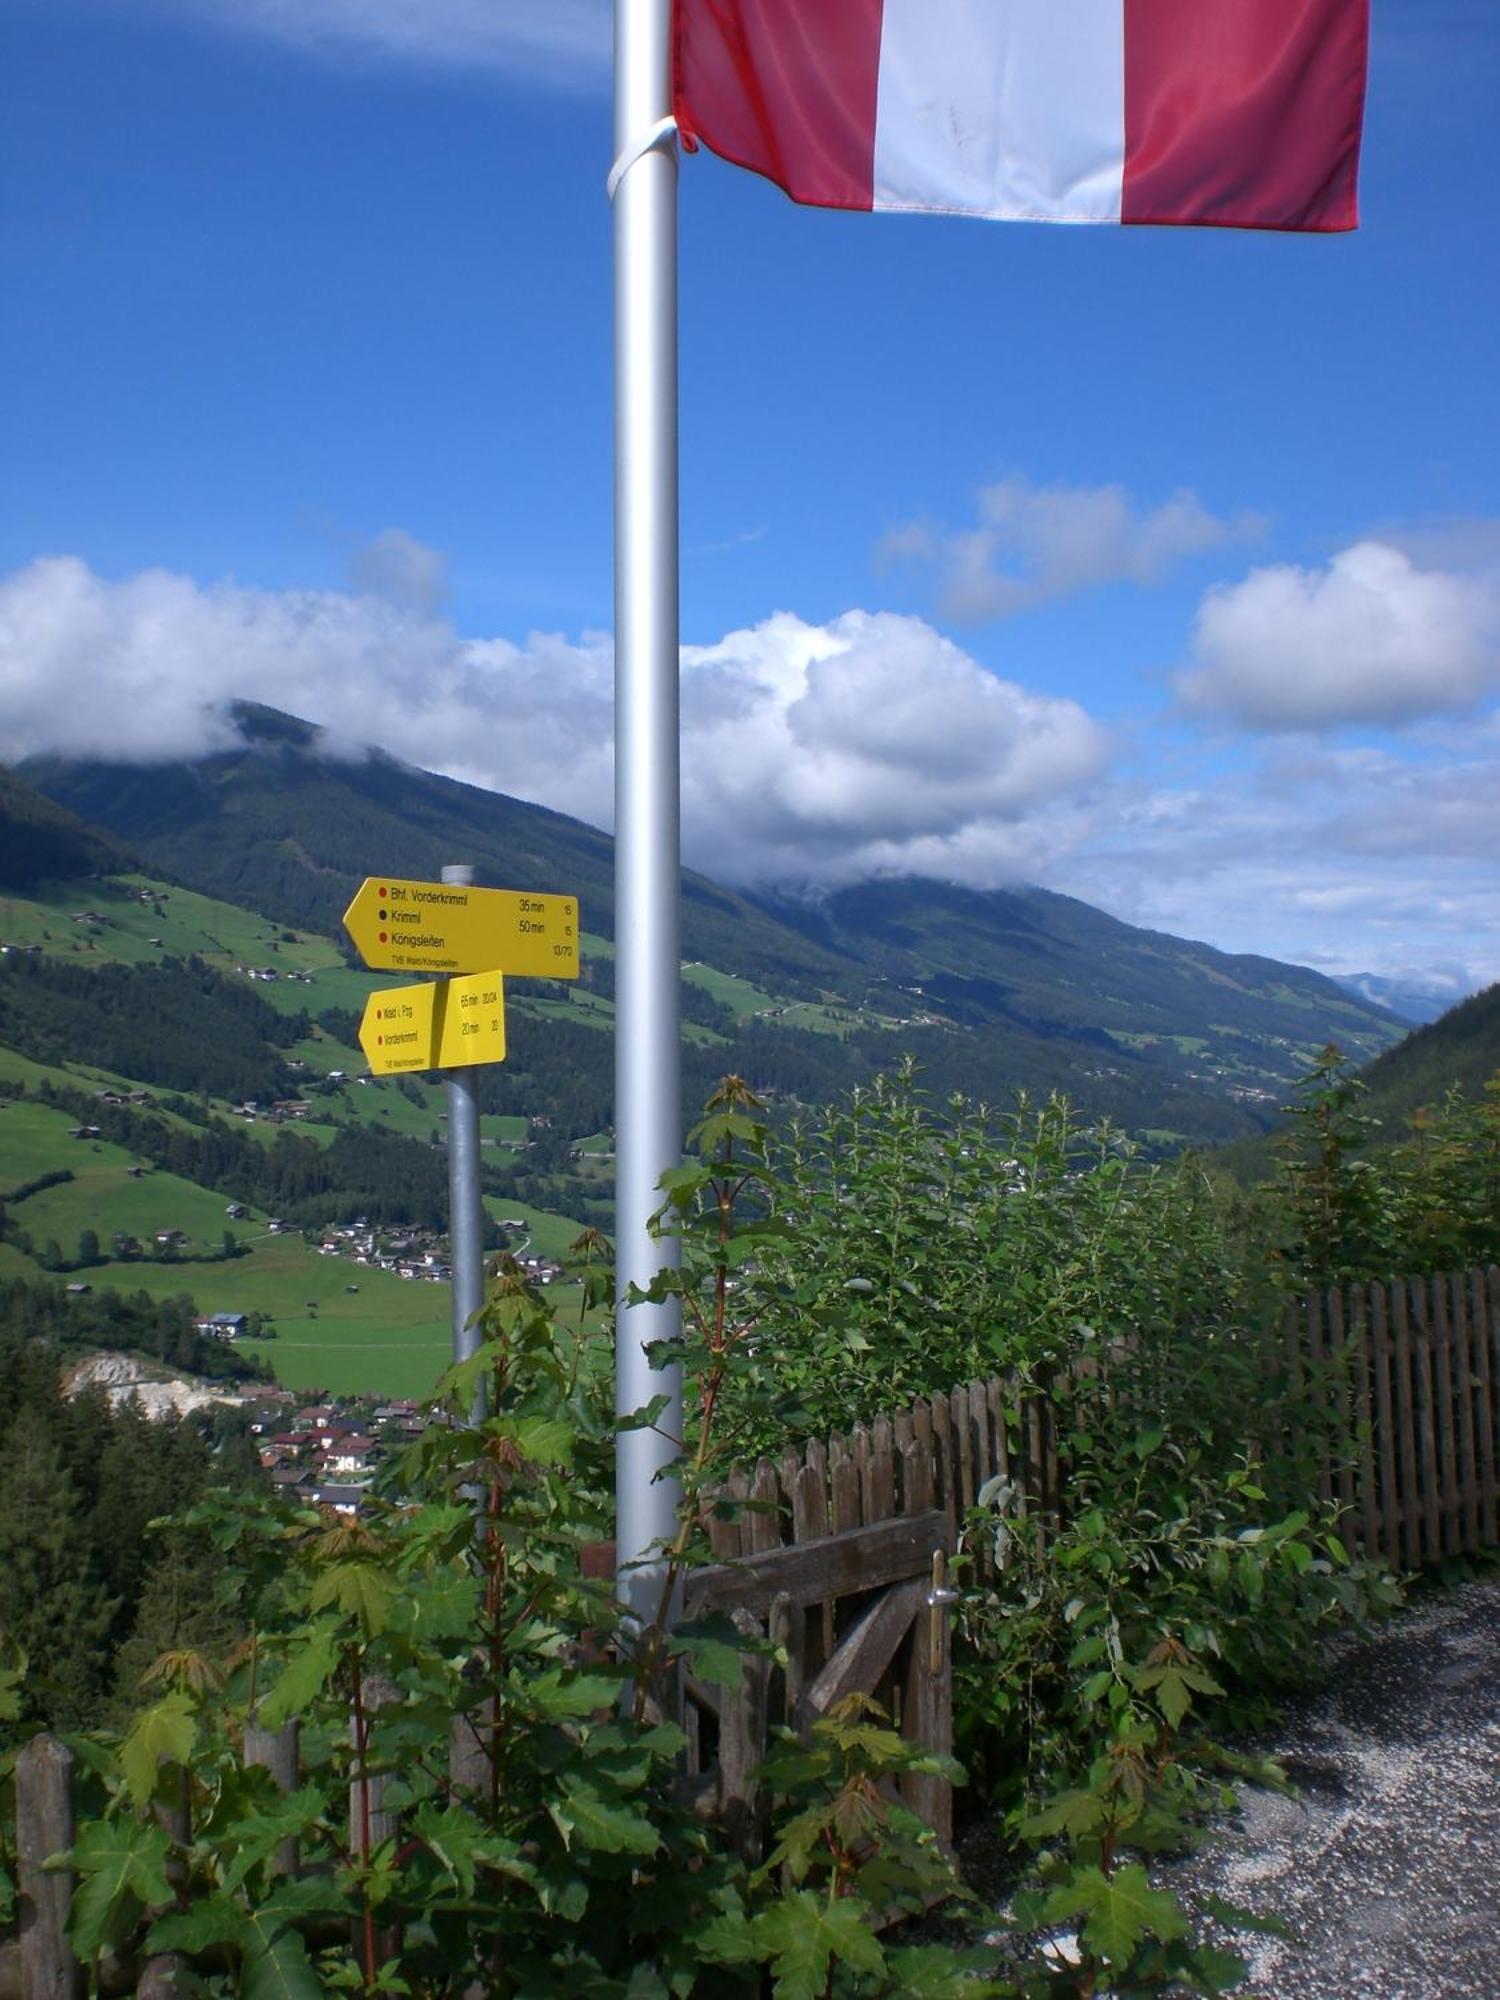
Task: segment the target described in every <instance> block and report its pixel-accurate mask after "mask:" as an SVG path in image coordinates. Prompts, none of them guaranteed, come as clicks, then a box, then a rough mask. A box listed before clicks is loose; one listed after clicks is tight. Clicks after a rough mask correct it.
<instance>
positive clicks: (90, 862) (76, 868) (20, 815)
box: [0, 769, 136, 895]
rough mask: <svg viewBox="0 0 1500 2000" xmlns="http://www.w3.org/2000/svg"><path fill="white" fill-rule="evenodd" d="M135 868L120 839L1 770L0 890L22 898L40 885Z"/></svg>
mask: <svg viewBox="0 0 1500 2000" xmlns="http://www.w3.org/2000/svg"><path fill="white" fill-rule="evenodd" d="M135 865H136V864H135V861H134V859H133V858H132V856H131V855H130V854H129V853H128V852H127V850H126V849H125V848H124V847H122V846H121V844H120V842H119V841H118V840H115V839H113V838H112V837H111V836H110V835H108V834H106V833H103V832H101V831H100V829H99V828H98V827H93V826H86V825H85V824H84V823H83V821H82V820H80V819H79V818H78V817H77V816H76V815H75V814H73V813H71V812H69V811H68V810H67V808H66V807H65V806H61V805H58V804H57V803H56V801H55V800H53V799H50V798H48V797H47V796H46V795H45V794H44V793H42V792H39V791H37V790H36V789H35V787H34V786H32V785H28V784H25V783H23V782H22V780H21V779H19V778H17V777H15V776H14V775H13V774H12V773H11V772H9V771H7V770H4V769H0V892H3V891H10V892H11V893H13V894H16V895H25V894H26V893H28V892H29V891H30V890H32V889H35V888H36V887H37V885H38V884H39V883H42V882H55V881H76V880H78V879H79V878H81V877H84V876H88V875H92V874H97V873H100V872H102V871H114V872H120V871H124V870H128V869H131V868H133V867H134V866H135Z"/></svg>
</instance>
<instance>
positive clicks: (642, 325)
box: [611, 0, 682, 1617]
mask: <svg viewBox="0 0 1500 2000" xmlns="http://www.w3.org/2000/svg"><path fill="white" fill-rule="evenodd" d="M671 18H672V9H671V0H615V153H616V159H617V162H618V163H619V164H618V165H617V167H616V172H615V175H614V176H612V177H611V178H612V186H613V192H614V262H615V322H614V339H615V1009H616V1053H615V1135H616V1136H615V1154H616V1174H617V1179H616V1195H615V1215H616V1221H615V1257H616V1270H617V1280H616V1302H617V1326H618V1333H617V1336H616V1357H615V1407H616V1410H617V1411H618V1412H619V1414H621V1415H626V1414H628V1413H629V1412H630V1411H632V1410H636V1409H639V1408H641V1407H642V1406H643V1405H644V1404H646V1403H648V1402H650V1401H651V1399H652V1398H653V1397H654V1396H657V1395H661V1394H663V1393H665V1394H666V1395H667V1396H668V1398H669V1402H668V1405H667V1408H666V1409H665V1410H664V1411H663V1413H662V1415H661V1417H660V1418H659V1419H658V1425H659V1428H658V1429H655V1430H636V1431H628V1432H626V1433H624V1434H623V1435H622V1436H621V1437H620V1438H619V1439H618V1440H617V1444H616V1471H615V1494H616V1525H615V1535H616V1546H617V1551H618V1558H617V1559H618V1562H619V1564H620V1566H621V1575H620V1579H619V1588H620V1594H621V1597H622V1599H623V1600H624V1602H625V1603H626V1604H627V1605H629V1606H630V1607H631V1608H632V1609H633V1610H635V1612H636V1613H637V1615H638V1616H642V1617H651V1616H654V1614H655V1611H656V1604H657V1596H658V1593H659V1589H660V1582H659V1579H657V1578H654V1577H653V1575H652V1573H651V1571H650V1570H649V1569H646V1570H640V1569H635V1570H632V1569H631V1568H630V1567H629V1566H630V1565H631V1564H633V1563H635V1562H637V1561H638V1559H639V1558H640V1557H641V1556H642V1555H643V1554H644V1553H645V1552H646V1551H647V1550H648V1549H649V1548H650V1547H651V1546H652V1544H653V1543H655V1542H657V1541H659V1540H661V1539H663V1538H665V1537H669V1536H670V1535H671V1534H672V1533H673V1532H674V1530H675V1527H676V1517H677V1504H678V1487H677V1482H676V1481H675V1480H672V1479H666V1478H659V1477H658V1474H659V1472H660V1471H661V1468H662V1467H663V1466H664V1465H665V1464H667V1463H668V1462H669V1461H670V1460H671V1459H673V1458H675V1457H676V1456H677V1447H676V1445H675V1443H674V1442H673V1440H674V1439H676V1438H679V1437H680V1436H681V1428H682V1372H681V1369H680V1368H678V1367H676V1366H671V1367H667V1368H663V1369H653V1368H652V1367H651V1366H650V1364H649V1362H648V1361H647V1359H646V1355H645V1353H644V1351H643V1346H644V1343H647V1342H652V1341H659V1340H667V1339H673V1338H676V1337H677V1336H678V1334H679V1333H680V1331H681V1320H680V1315H679V1312H678V1309H677V1307H676V1305H675V1303H672V1302H669V1303H667V1304H664V1305H659V1306H627V1305H626V1303H625V1301H626V1298H627V1296H628V1292H629V1287H630V1285H631V1283H632V1282H634V1283H637V1284H641V1285H644V1284H646V1283H648V1282H649V1280H650V1279H651V1277H652V1276H653V1274H654V1273H655V1272H656V1271H657V1270H659V1269H660V1268H661V1267H662V1266H663V1265H665V1264H668V1263H670V1262H672V1261H673V1255H674V1249H675V1246H673V1245H671V1244H667V1243H658V1242H655V1241H654V1240H653V1239H652V1236H651V1232H650V1230H649V1228H648V1227H647V1221H648V1218H649V1217H650V1215H651V1214H652V1213H653V1212H654V1210H655V1209H656V1208H657V1206H658V1205H659V1203H660V1199H661V1197H660V1195H659V1193H658V1191H657V1181H658V1179H659V1177H660V1175H661V1174H662V1173H663V1172H664V1171H665V1169H666V1168H668V1167H670V1166H675V1165H677V1164H678V1163H679V1161H680V1159H681V1156H682V1107H681V1077H680V1072H679V1007H680V1003H679V995H678V983H679V978H680V957H681V952H680V944H679V897H680V893H681V886H680V878H681V856H680V833H679V806H678V696H677V672H678V666H677V647H678V635H677V155H676V150H675V148H674V147H673V146H672V145H671V144H670V142H667V143H663V141H664V140H666V135H667V133H668V132H669V131H670V127H669V126H668V125H666V123H665V121H667V120H668V119H669V117H670V113H671V61H670V55H671Z"/></svg>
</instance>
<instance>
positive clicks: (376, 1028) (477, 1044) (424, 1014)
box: [359, 972, 505, 1076]
mask: <svg viewBox="0 0 1500 2000" xmlns="http://www.w3.org/2000/svg"><path fill="white" fill-rule="evenodd" d="M359 1045H360V1047H361V1048H362V1049H363V1050H364V1052H365V1061H366V1062H367V1063H368V1064H369V1065H370V1068H371V1071H372V1072H373V1073H374V1074H375V1075H376V1076H398V1075H400V1074H401V1073H402V1072H403V1071H406V1070H413V1069H463V1068H465V1067H466V1066H467V1065H468V1064H470V1063H497V1062H504V1060H505V983H504V981H503V980H502V978H501V976H500V974H499V973H498V972H472V973H469V974H468V975H467V976H466V977H465V978H462V979H439V980H437V981H436V982H435V983H433V984H431V985H423V986H388V987H386V988H385V990H384V991H383V992H380V993H372V994H371V995H370V997H369V999H368V1000H367V1001H366V1002H365V1011H364V1018H363V1019H362V1020H361V1021H360V1024H359Z"/></svg>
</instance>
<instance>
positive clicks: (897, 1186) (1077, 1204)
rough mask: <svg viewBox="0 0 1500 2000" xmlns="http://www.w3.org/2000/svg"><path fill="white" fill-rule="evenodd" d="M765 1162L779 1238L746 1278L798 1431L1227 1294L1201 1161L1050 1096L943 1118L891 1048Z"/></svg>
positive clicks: (1237, 1275)
mask: <svg viewBox="0 0 1500 2000" xmlns="http://www.w3.org/2000/svg"><path fill="white" fill-rule="evenodd" d="M771 1165H772V1167H773V1169H774V1174H775V1178H776V1181H777V1195H776V1213H777V1216H778V1217H779V1220H780V1238H779V1241H778V1242H775V1243H772V1244H769V1245H768V1246H767V1247H766V1248H765V1250H764V1251H763V1252H762V1253H761V1255H760V1256H759V1258H758V1260H757V1270H756V1274H755V1275H754V1277H752V1279H751V1284H752V1287H753V1286H754V1285H755V1284H757V1283H758V1284H759V1286H760V1301H759V1303H760V1305H761V1308H762V1337H763V1340H764V1342H765V1343H766V1345H767V1347H768V1348H770V1347H774V1350H775V1354H776V1368H777V1380H778V1384H779V1386H780V1388H781V1390H782V1392H783V1393H784V1394H786V1395H790V1396H793V1397H795V1399H796V1400H797V1401H798V1402H799V1404H800V1406H801V1409H802V1413H803V1422H804V1424H805V1427H806V1428H805V1432H804V1434H806V1435H817V1434H818V1433H820V1432H826V1431H829V1430H833V1429H844V1428H846V1427H847V1426H848V1424H849V1423H850V1422H851V1421H867V1420H868V1419H870V1418H871V1417H874V1416H876V1415H879V1414H880V1413H881V1412H888V1411H890V1410H892V1409H898V1408H900V1407H901V1406H902V1405H903V1404H905V1403H909V1402H910V1401H911V1400H912V1399H913V1398H914V1397H916V1396H919V1395H930V1394H932V1393H933V1391H935V1390H938V1389H941V1390H945V1391H946V1390H948V1389H950V1388H951V1387H952V1386H953V1385H954V1383H956V1382H962V1381H969V1380H973V1379H975V1378H979V1377H985V1376H989V1375H993V1374H996V1373H998V1372H1000V1371H1001V1370H1003V1369H1006V1368H1010V1367H1016V1366H1019V1367H1022V1368H1026V1367H1035V1366H1038V1365H1040V1364H1042V1363H1043V1362H1045V1361H1047V1360H1048V1359H1049V1358H1056V1357H1059V1356H1061V1355H1064V1354H1066V1353H1068V1352H1070V1351H1071V1350H1072V1349H1073V1348H1074V1347H1075V1346H1076V1345H1077V1343H1078V1341H1079V1339H1080V1338H1082V1337H1091V1338H1097V1339H1100V1340H1108V1339H1111V1338H1113V1337H1116V1336H1119V1335H1122V1334H1125V1333H1127V1332H1134V1331H1137V1330H1139V1329H1142V1328H1148V1329H1149V1328H1156V1327H1160V1326H1163V1325H1167V1324H1172V1325H1177V1324H1181V1323H1183V1322H1184V1321H1187V1320H1192V1321H1194V1322H1195V1323H1197V1324H1199V1325H1200V1326H1201V1325H1211V1324H1220V1323H1224V1322H1226V1321H1228V1320H1229V1319H1230V1318H1232V1316H1233V1313H1234V1310H1235V1307H1236V1305H1237V1303H1238V1301H1239V1299H1240V1297H1241V1295H1242V1293H1243V1289H1244V1279H1243V1277H1242V1274H1241V1269H1240V1265H1239V1263H1238V1260H1237V1259H1236V1258H1235V1256H1234V1255H1233V1254H1232V1252H1231V1251H1230V1250H1229V1249H1228V1248H1226V1243H1225V1235H1224V1229H1223V1226H1222V1217H1221V1214H1220V1210H1219V1207H1218V1200H1217V1196H1216V1192H1215V1189H1214V1186H1213V1184H1212V1182H1211V1181H1210V1180H1209V1178H1208V1177H1207V1176H1206V1175H1205V1174H1204V1173H1203V1171H1202V1169H1201V1168H1200V1167H1198V1166H1196V1165H1194V1164H1193V1163H1191V1162H1181V1163H1173V1164H1169V1165H1161V1164H1159V1163H1152V1162H1150V1161H1148V1160H1146V1159H1145V1158H1144V1156H1143V1155H1142V1153H1141V1152H1140V1150H1139V1148H1138V1147H1136V1146H1134V1145H1133V1144H1132V1143H1131V1142H1130V1141H1128V1140H1127V1139H1125V1138H1124V1137H1123V1136H1122V1135H1121V1134H1120V1133H1118V1132H1116V1131H1114V1130H1113V1129H1112V1128H1110V1127H1109V1126H1107V1125H1104V1126H1091V1125H1085V1124H1083V1123H1081V1122H1080V1121H1079V1120H1078V1118H1077V1117H1076V1115H1075V1114H1074V1112H1073V1111H1072V1110H1071V1108H1070V1107H1069V1106H1068V1104H1067V1103H1066V1102H1065V1101H1064V1100H1062V1099H1060V1098H1052V1099H1049V1100H1048V1101H1047V1102H1045V1103H1043V1104H1033V1103H1031V1102H1030V1101H1029V1100H1028V1099H1026V1098H1025V1097H1024V1096H1022V1097H1020V1098H1018V1100H1017V1102H1016V1104H1015V1106H1014V1107H1013V1108H1012V1109H1011V1110H1010V1111H1008V1112H997V1111H992V1110H990V1109H988V1108H987V1107H985V1106H982V1105H978V1106H976V1105H971V1104H968V1103H966V1102H965V1101H964V1100H962V1099H954V1100H953V1101H952V1102H951V1103H949V1104H948V1105H947V1106H946V1107H945V1108H944V1112H943V1114H942V1115H939V1114H938V1113H936V1112H934V1110H933V1109H932V1107H931V1106H930V1105H929V1104H928V1103H927V1102H926V1100H925V1099H924V1097H923V1095H922V1092H921V1090H920V1088H919V1087H918V1084H917V1075H916V1070H915V1067H914V1066H913V1065H907V1066H905V1067H904V1068H903V1069H901V1070H900V1071H898V1072H897V1073H896V1074H895V1075H894V1076H891V1077H885V1078H881V1079H878V1080H877V1081H876V1083H875V1084H874V1085H872V1086H871V1088H870V1089H869V1090H867V1091H857V1092H855V1093H853V1094H852V1095H851V1096H850V1097H849V1098H848V1099H847V1100H845V1101H844V1102H842V1103H841V1104H838V1105H836V1106H834V1107H833V1108H832V1109H831V1110H828V1111H826V1112H823V1113H820V1114H817V1115H816V1116H814V1117H813V1118H812V1119H810V1120H809V1121H808V1122H807V1123H805V1124H803V1125H801V1126H798V1127H795V1128H794V1129H793V1131H792V1133H791V1135H790V1137H789V1138H788V1139H786V1140H785V1141H784V1142H781V1143H779V1144H778V1145H777V1146H776V1147H775V1148H774V1150H773V1153H772V1159H771ZM762 1442H763V1443H765V1444H766V1445H771V1446H776V1447H779V1445H780V1444H781V1442H783V1439H782V1438H773V1437H770V1436H767V1437H765V1438H764V1439H763V1440H762Z"/></svg>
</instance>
